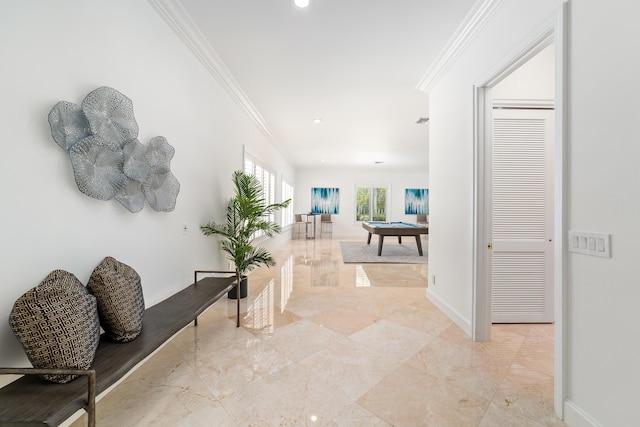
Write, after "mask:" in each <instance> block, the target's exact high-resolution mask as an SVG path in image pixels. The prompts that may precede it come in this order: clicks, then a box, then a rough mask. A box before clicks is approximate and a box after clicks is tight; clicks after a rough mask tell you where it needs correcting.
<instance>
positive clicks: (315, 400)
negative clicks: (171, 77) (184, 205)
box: [72, 239, 565, 427]
mask: <svg viewBox="0 0 640 427" xmlns="http://www.w3.org/2000/svg"><path fill="white" fill-rule="evenodd" d="M389 244H391V242H390V243H389ZM273 255H274V257H275V258H276V260H277V263H278V264H277V266H276V267H273V268H270V269H269V268H266V267H261V268H259V269H257V270H255V271H254V272H252V273H251V274H250V276H249V296H248V298H246V299H244V300H242V311H243V318H242V327H240V328H236V327H235V316H234V314H235V307H236V302H235V300H228V299H226V298H223V299H222V300H220V301H219V302H217V303H216V304H215V305H214V306H212V307H211V308H210V309H209V310H208V311H206V312H205V313H204V314H203V315H202V316H201V317H200V318H199V323H198V327H197V328H195V327H193V325H191V326H189V327H187V328H186V329H185V330H183V331H182V332H180V333H179V334H178V335H177V336H176V337H175V338H174V339H173V340H172V341H171V342H169V343H168V344H167V345H165V346H164V347H163V348H162V349H161V350H160V351H158V352H157V353H156V354H155V355H154V356H152V357H151V358H150V359H149V360H148V361H147V362H146V363H144V364H143V365H142V366H141V367H140V368H139V369H138V370H137V371H135V372H134V373H133V374H132V375H131V376H129V377H128V378H127V379H126V380H125V381H123V382H122V383H121V384H120V385H118V386H117V387H116V389H114V390H113V391H111V393H109V394H108V395H107V396H105V397H104V398H103V399H102V400H101V401H99V403H98V405H97V414H98V420H97V421H98V425H99V426H101V427H107V426H230V427H231V426H234V427H235V426H349V427H351V426H444V427H448V426H481V427H495V426H500V427H502V426H518V427H522V426H531V427H534V426H535V427H538V426H540V427H541V426H564V425H565V424H564V423H562V422H561V421H559V420H558V419H557V418H556V416H555V415H554V412H553V325H494V326H493V330H492V334H493V341H492V342H491V343H474V342H472V341H471V339H470V338H469V337H468V336H466V335H465V334H464V333H463V332H462V331H461V330H460V329H459V328H458V327H457V326H456V325H454V324H453V323H452V322H451V321H450V320H449V319H448V318H447V317H446V316H445V315H444V314H442V313H441V312H440V311H439V310H438V309H437V308H436V307H435V306H433V305H432V304H431V303H430V302H429V301H428V300H427V299H426V297H425V288H426V284H427V277H428V274H427V271H428V270H427V265H426V264H344V263H343V262H342V258H341V254H340V247H339V241H338V240H333V239H317V240H292V241H290V242H288V243H286V244H285V245H283V246H282V247H280V248H279V249H278V250H277V251H275V252H274V254H273ZM425 255H426V254H425ZM143 286H144V282H143ZM81 420H82V421H81ZM81 420H78V421H76V422H75V423H73V424H72V425H73V426H81V425H84V424H83V423H86V419H85V417H83V418H82V419H81Z"/></svg>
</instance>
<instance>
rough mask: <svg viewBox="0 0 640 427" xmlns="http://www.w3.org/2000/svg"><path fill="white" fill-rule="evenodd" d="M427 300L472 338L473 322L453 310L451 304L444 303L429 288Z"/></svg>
mask: <svg viewBox="0 0 640 427" xmlns="http://www.w3.org/2000/svg"><path fill="white" fill-rule="evenodd" d="M427 299H428V300H429V301H431V302H432V303H433V305H435V306H436V307H438V309H439V310H440V311H442V312H443V313H444V314H446V315H447V316H448V317H449V318H450V319H451V320H452V321H453V323H455V324H456V325H458V327H459V328H460V329H462V330H463V331H464V332H465V333H466V334H467V335H469V336H471V322H469V320H468V319H465V318H464V317H463V316H462V315H461V314H460V313H458V311H457V310H455V309H453V308H452V307H451V306H450V305H449V304H447V303H446V302H444V301H442V300H441V299H440V298H439V297H438V296H437V295H435V294H434V293H433V292H432V291H431V290H430V289H429V288H427Z"/></svg>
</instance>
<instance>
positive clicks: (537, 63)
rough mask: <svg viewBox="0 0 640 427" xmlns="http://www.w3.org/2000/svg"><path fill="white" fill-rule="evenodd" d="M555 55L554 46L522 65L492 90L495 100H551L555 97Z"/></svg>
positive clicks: (548, 47)
mask: <svg viewBox="0 0 640 427" xmlns="http://www.w3.org/2000/svg"><path fill="white" fill-rule="evenodd" d="M555 54H556V50H555V47H554V45H553V44H551V45H549V46H547V47H546V48H544V49H543V50H542V51H541V52H539V53H538V54H537V55H535V56H534V57H533V58H531V59H530V60H528V61H527V62H526V63H525V64H522V66H520V67H519V68H518V69H517V70H515V71H514V72H513V73H511V74H509V75H508V76H507V77H506V78H505V79H504V80H502V81H501V82H500V83H498V84H497V85H495V86H494V87H493V88H491V95H492V97H493V98H494V99H519V100H539V99H544V100H550V99H553V98H554V97H555V78H554V76H555Z"/></svg>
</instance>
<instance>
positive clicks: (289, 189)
mask: <svg viewBox="0 0 640 427" xmlns="http://www.w3.org/2000/svg"><path fill="white" fill-rule="evenodd" d="M287 199H291V203H289V206H288V207H286V208H284V209H282V210H280V212H281V216H280V225H281V226H282V227H286V226H287V225H289V224H293V186H292V185H291V184H289V183H288V182H287V181H285V180H284V179H283V180H282V201H283V202H284V201H285V200H287Z"/></svg>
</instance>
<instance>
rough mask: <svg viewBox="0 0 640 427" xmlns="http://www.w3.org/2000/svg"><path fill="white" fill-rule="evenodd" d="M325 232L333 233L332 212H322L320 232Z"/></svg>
mask: <svg viewBox="0 0 640 427" xmlns="http://www.w3.org/2000/svg"><path fill="white" fill-rule="evenodd" d="M325 230H328V231H325ZM325 232H326V233H329V234H331V233H333V222H331V214H320V233H325Z"/></svg>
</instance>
